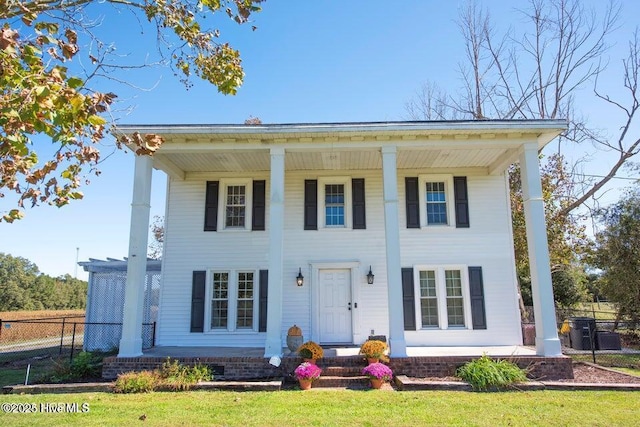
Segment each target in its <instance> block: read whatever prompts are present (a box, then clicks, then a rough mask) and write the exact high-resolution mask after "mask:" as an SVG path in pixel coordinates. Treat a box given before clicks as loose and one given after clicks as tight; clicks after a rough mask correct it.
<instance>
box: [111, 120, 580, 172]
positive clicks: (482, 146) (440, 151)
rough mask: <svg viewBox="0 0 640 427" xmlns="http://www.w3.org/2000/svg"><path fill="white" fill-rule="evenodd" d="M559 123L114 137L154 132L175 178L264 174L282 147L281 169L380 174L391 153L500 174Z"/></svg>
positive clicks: (149, 128)
mask: <svg viewBox="0 0 640 427" xmlns="http://www.w3.org/2000/svg"><path fill="white" fill-rule="evenodd" d="M566 126H567V124H566V121H564V120H477V121H420V122H416V121H402V122H366V123H362V122H357V123H301V124H262V125H229V124H219V125H215V124H209V125H202V124H171V125H150V124H147V125H135V124H131V125H121V126H119V127H118V129H117V131H116V135H117V136H123V135H131V134H133V133H135V132H137V133H141V134H158V135H161V136H162V137H163V138H164V143H163V144H162V146H161V147H160V148H159V149H158V150H157V152H156V153H155V154H154V156H153V158H154V167H155V168H156V169H161V170H164V171H165V172H167V173H168V174H169V175H170V176H172V177H173V178H177V179H187V178H189V177H192V176H193V177H197V176H198V175H202V174H206V173H209V172H211V171H219V172H252V171H267V170H269V167H270V156H269V150H270V148H272V147H284V148H285V150H286V155H285V169H286V170H287V171H291V170H367V169H381V167H382V160H381V156H380V149H381V148H382V147H383V146H388V145H393V146H395V147H397V149H398V160H397V162H398V164H397V167H398V169H425V168H429V169H432V170H434V169H435V170H437V169H442V170H451V169H455V168H466V169H469V168H475V169H478V170H479V172H480V173H490V174H499V173H502V172H503V171H504V170H505V169H506V168H508V167H509V165H511V164H512V163H514V162H515V161H516V160H517V158H518V155H519V153H520V149H521V146H522V145H523V144H525V143H532V142H533V143H536V144H537V145H538V147H539V148H542V147H544V146H545V145H546V144H548V143H549V142H550V141H552V140H553V139H554V138H555V137H556V136H558V135H559V134H560V133H561V132H562V131H563V130H564V129H565V128H566Z"/></svg>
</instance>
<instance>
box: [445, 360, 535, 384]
mask: <svg viewBox="0 0 640 427" xmlns="http://www.w3.org/2000/svg"><path fill="white" fill-rule="evenodd" d="M456 375H457V376H458V377H460V378H462V379H463V380H464V381H466V382H468V383H469V384H471V386H472V387H473V389H474V390H475V391H487V390H489V389H490V388H495V389H501V388H504V387H507V386H509V385H511V384H514V383H519V382H524V381H527V375H526V372H525V371H524V370H523V369H520V368H519V367H518V366H517V365H515V364H514V363H511V362H509V361H507V360H497V361H496V360H492V359H491V358H489V357H488V356H487V355H486V354H483V355H482V357H481V358H479V359H476V360H474V361H471V362H467V363H465V364H464V365H463V366H462V367H460V368H458V370H457V371H456Z"/></svg>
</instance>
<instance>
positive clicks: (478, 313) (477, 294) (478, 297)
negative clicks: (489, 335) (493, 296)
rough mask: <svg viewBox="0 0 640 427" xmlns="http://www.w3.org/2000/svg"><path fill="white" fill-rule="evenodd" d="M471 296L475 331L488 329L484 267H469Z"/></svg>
mask: <svg viewBox="0 0 640 427" xmlns="http://www.w3.org/2000/svg"><path fill="white" fill-rule="evenodd" d="M469 295H470V296H471V320H472V323H473V329H487V318H486V316H485V310H484V285H483V283H482V267H469Z"/></svg>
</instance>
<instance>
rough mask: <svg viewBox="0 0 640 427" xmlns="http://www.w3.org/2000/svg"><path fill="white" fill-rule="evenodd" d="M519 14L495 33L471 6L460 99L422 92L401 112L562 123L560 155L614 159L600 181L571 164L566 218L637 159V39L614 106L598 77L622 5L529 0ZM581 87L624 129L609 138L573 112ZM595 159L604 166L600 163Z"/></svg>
mask: <svg viewBox="0 0 640 427" xmlns="http://www.w3.org/2000/svg"><path fill="white" fill-rule="evenodd" d="M517 13H518V14H519V15H520V16H521V18H524V22H525V24H524V25H521V26H520V27H519V28H518V29H513V28H512V29H509V30H508V31H507V32H505V33H504V34H497V33H496V31H495V29H494V27H493V26H492V23H491V20H490V17H489V14H488V12H487V11H486V10H482V9H479V8H478V7H477V6H476V4H475V3H474V2H469V3H468V4H467V6H466V7H465V8H463V9H462V11H461V14H460V20H459V27H460V31H461V35H462V37H463V41H464V44H465V52H466V61H465V63H464V64H463V65H461V66H460V74H461V77H462V79H463V82H464V83H463V87H462V90H461V93H460V94H459V95H449V94H447V93H446V92H444V91H441V90H440V89H438V90H437V91H435V90H426V91H425V90H423V91H422V92H419V93H418V94H417V96H416V99H414V100H412V101H410V102H409V103H407V108H406V109H407V112H408V114H409V116H410V117H411V118H412V119H433V118H441V117H440V116H439V115H438V114H435V111H436V108H438V109H439V111H440V112H444V113H446V114H447V117H444V118H467V119H483V118H492V119H546V118H549V119H554V118H566V119H567V120H568V121H569V128H568V130H567V131H566V132H564V133H563V134H562V135H561V137H560V139H559V142H558V146H557V154H563V151H564V150H563V147H564V146H565V145H566V144H568V143H570V144H583V145H585V148H586V147H592V146H593V147H595V149H596V153H602V152H605V151H606V152H615V153H616V155H617V158H616V160H615V161H614V163H613V164H612V165H610V166H609V169H608V172H607V173H605V174H604V176H603V177H602V178H598V179H597V180H594V179H593V178H592V177H589V176H587V175H588V174H586V173H584V172H583V171H584V170H585V168H586V167H587V164H588V159H578V160H576V164H575V165H573V166H572V167H571V170H572V172H573V175H572V179H573V180H574V184H573V185H571V186H567V188H570V189H571V194H567V195H565V200H563V201H562V208H561V209H560V210H559V211H558V212H557V215H569V214H570V213H572V212H573V211H575V209H577V208H578V207H580V206H584V204H585V203H586V202H588V201H589V200H594V198H596V197H597V196H598V194H600V192H601V191H602V190H603V188H604V187H605V186H606V184H607V183H608V182H609V181H611V179H613V178H614V177H615V175H616V173H617V172H618V171H619V170H620V168H621V167H622V166H623V165H624V164H625V163H626V162H627V161H628V160H629V159H630V158H631V157H633V156H635V155H636V154H637V153H638V149H639V146H640V139H638V138H637V137H634V135H633V134H632V133H631V132H630V129H632V128H633V123H634V118H635V114H636V111H637V109H638V106H639V103H638V87H637V86H638V85H637V83H638V78H639V73H640V65H639V52H640V43H639V42H638V34H637V32H636V34H635V35H634V37H633V38H632V40H631V41H630V43H629V54H628V57H627V58H626V59H625V60H624V61H622V65H623V67H622V70H621V73H620V75H621V77H622V80H623V84H624V88H625V89H626V93H627V99H626V100H618V99H613V98H611V97H610V96H608V95H607V94H606V93H603V92H602V91H601V89H600V88H599V87H598V77H600V76H603V73H604V72H605V70H607V72H609V71H610V69H611V68H612V67H615V65H616V64H615V63H614V64H608V63H607V62H606V60H604V59H603V58H606V54H607V52H608V51H609V48H610V45H609V43H608V39H609V37H610V36H611V34H612V33H614V32H615V31H616V30H618V29H619V25H618V23H619V19H620V14H621V7H620V5H619V4H617V3H615V2H613V1H611V2H610V3H608V5H607V6H606V8H605V11H604V13H602V14H596V13H595V12H594V11H591V10H587V9H585V7H584V5H583V3H582V2H581V1H580V0H530V2H529V7H528V9H526V10H519V11H517ZM527 24H528V25H527ZM427 87H429V86H427ZM584 89H592V90H593V94H594V98H593V100H594V101H593V102H596V101H600V102H602V103H603V106H609V107H614V108H616V109H618V110H619V111H620V112H621V113H622V116H623V119H624V120H623V124H622V126H621V127H620V129H619V130H617V131H616V132H615V133H614V134H613V135H606V134H605V133H604V132H603V131H601V130H598V129H597V128H595V127H593V126H590V125H589V123H587V121H586V120H585V118H584V117H583V116H582V115H581V114H580V112H579V111H577V109H576V108H575V106H576V96H577V94H578V92H579V91H580V90H584ZM427 98H428V99H427ZM419 107H420V108H419ZM445 107H446V108H445ZM452 113H454V114H452ZM587 144H589V145H587ZM585 151H586V150H585ZM598 161H599V164H600V165H601V163H602V160H601V159H600V158H598Z"/></svg>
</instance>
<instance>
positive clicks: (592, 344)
mask: <svg viewBox="0 0 640 427" xmlns="http://www.w3.org/2000/svg"><path fill="white" fill-rule="evenodd" d="M582 329H583V331H584V329H586V330H587V331H588V332H589V343H591V357H592V358H593V363H594V364H595V363H597V362H596V343H595V341H596V340H595V337H594V336H593V334H592V333H591V328H582Z"/></svg>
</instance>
